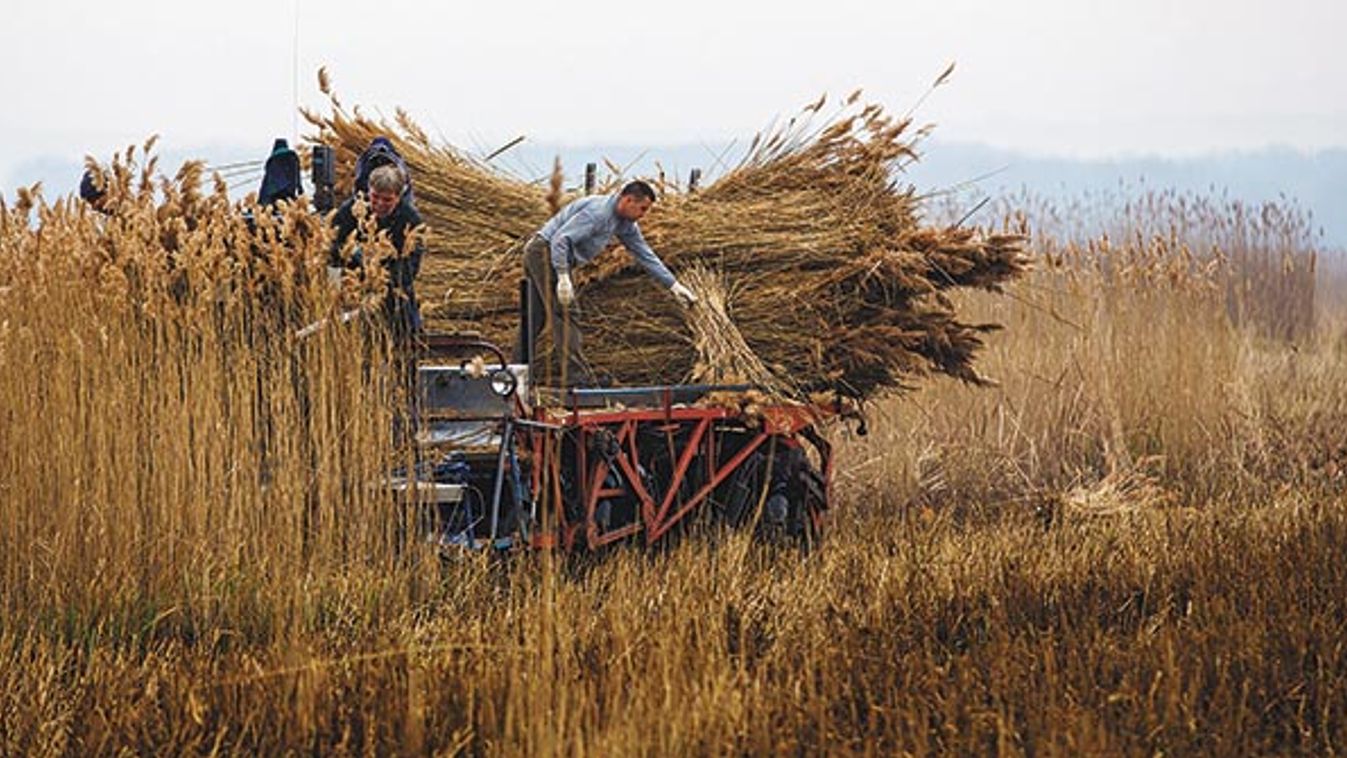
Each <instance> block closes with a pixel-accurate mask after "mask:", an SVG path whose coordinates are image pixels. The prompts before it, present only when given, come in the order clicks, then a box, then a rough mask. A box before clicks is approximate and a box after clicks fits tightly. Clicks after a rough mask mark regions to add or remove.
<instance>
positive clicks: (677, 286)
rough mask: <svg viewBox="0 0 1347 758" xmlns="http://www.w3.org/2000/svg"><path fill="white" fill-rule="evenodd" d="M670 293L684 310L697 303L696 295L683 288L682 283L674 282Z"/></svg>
mask: <svg viewBox="0 0 1347 758" xmlns="http://www.w3.org/2000/svg"><path fill="white" fill-rule="evenodd" d="M669 292H671V293H673V296H674V298H675V299H677V300H678V304H679V305H681V306H683V307H684V308H690V307H692V305H693V304H694V303H696V302H697V295H696V293H694V292H693V291H692V290H690V289H688V288H687V287H685V286H683V283H682V282H674V283H673V286H672V287H670V288H669Z"/></svg>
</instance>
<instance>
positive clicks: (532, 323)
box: [514, 234, 594, 387]
mask: <svg viewBox="0 0 1347 758" xmlns="http://www.w3.org/2000/svg"><path fill="white" fill-rule="evenodd" d="M515 249H516V250H517V251H518V252H519V253H520V254H522V255H523V258H524V276H525V278H527V279H528V282H529V286H528V307H527V309H526V310H525V314H524V319H525V323H524V324H523V329H522V334H525V335H527V339H528V341H529V343H530V344H531V345H532V347H533V350H532V353H533V364H532V366H530V367H529V375H530V379H531V381H532V382H534V383H535V384H555V385H556V386H560V387H574V386H577V385H582V384H593V383H594V372H593V370H591V369H590V367H589V363H588V362H587V361H586V360H585V356H584V353H583V352H582V351H581V343H580V329H579V327H578V325H577V324H576V323H575V317H576V315H578V313H579V311H578V310H577V305H576V304H574V303H572V304H571V306H570V307H569V308H564V307H563V308H557V307H555V306H556V292H557V274H556V271H555V270H554V269H553V268H552V259H551V246H550V245H548V244H547V240H545V239H543V238H542V237H539V236H538V235H536V234H535V235H532V236H531V237H529V238H528V239H527V240H524V241H523V242H521V243H520V244H519V245H517V246H516V248H515ZM549 323H550V324H551V325H552V346H553V349H552V353H551V355H549V356H543V355H541V354H540V353H539V352H538V337H539V336H540V335H541V334H542V333H543V330H544V329H546V328H547V324H549ZM557 351H561V354H562V356H563V359H562V360H560V361H558V360H557V358H556V353H557ZM527 357H528V356H527V353H526V352H525V343H524V341H523V340H522V339H521V340H520V342H519V344H516V345H515V350H514V361H515V362H516V363H523V362H524V361H525V360H526V359H527ZM558 364H560V365H558ZM558 372H559V373H558Z"/></svg>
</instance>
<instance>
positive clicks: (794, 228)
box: [309, 95, 1026, 396]
mask: <svg viewBox="0 0 1347 758" xmlns="http://www.w3.org/2000/svg"><path fill="white" fill-rule="evenodd" d="M855 101H856V96H855V95H853V96H852V97H851V98H850V99H849V100H848V101H847V103H846V104H845V106H844V108H843V109H842V111H841V112H840V113H839V114H837V115H835V116H833V117H831V118H819V115H818V114H819V113H820V112H821V109H822V107H823V101H822V100H820V101H819V102H818V103H815V104H813V105H811V106H809V107H808V108H806V109H805V111H804V112H803V113H802V114H801V117H798V118H796V119H792V120H791V122H790V123H789V124H787V125H786V126H785V127H784V128H782V129H779V130H777V131H776V132H774V133H773V134H771V135H769V136H768V137H767V138H765V139H759V140H755V142H754V144H753V146H752V147H751V148H750V150H749V152H748V155H747V156H746V157H745V158H744V159H743V160H742V161H741V162H740V163H739V165H738V166H736V167H735V168H733V169H732V170H730V171H729V172H727V173H726V174H725V175H724V176H723V177H721V178H720V179H719V180H718V181H716V182H715V183H714V184H712V185H711V186H709V187H707V188H706V189H705V190H703V191H701V192H697V193H679V192H666V193H665V197H663V198H662V199H661V201H660V202H659V203H657V204H656V206H655V208H654V210H652V211H651V212H650V214H649V215H648V216H647V217H646V219H645V220H643V221H642V223H641V226H642V229H643V231H644V233H645V236H646V237H647V239H649V241H650V242H651V244H652V246H653V247H654V248H655V250H656V251H657V252H658V253H659V254H660V256H661V257H662V258H663V259H664V261H665V262H666V263H667V264H668V265H669V267H670V268H671V269H672V270H673V271H674V272H675V274H678V273H679V272H681V271H684V270H687V269H688V268H689V267H691V266H694V265H699V264H700V265H705V266H707V267H709V268H712V269H713V270H715V271H718V272H720V275H721V276H723V277H725V278H726V279H727V280H728V281H730V282H731V283H732V288H733V289H732V292H731V295H730V298H731V300H730V303H729V306H730V309H731V310H732V311H733V313H734V315H735V320H736V323H737V324H738V327H739V329H740V331H741V332H742V334H743V337H744V340H745V341H746V344H747V345H748V347H749V348H751V349H752V351H753V352H755V353H756V354H757V355H758V356H759V357H760V358H761V360H762V362H763V363H764V364H765V365H767V366H769V367H771V368H772V370H773V371H774V372H776V373H777V374H778V375H779V376H782V377H789V378H790V380H791V381H792V383H794V384H796V385H798V386H799V388H800V389H802V390H805V391H820V390H836V391H840V392H842V393H845V394H848V395H854V396H867V395H870V394H872V393H874V392H876V391H880V390H883V389H885V388H894V387H903V386H907V385H908V384H909V383H910V381H911V379H913V378H914V377H917V376H920V375H922V374H926V373H929V372H932V371H935V372H940V373H945V374H949V375H951V376H955V377H958V378H960V379H963V380H965V381H969V382H974V383H981V382H983V381H984V380H983V379H982V377H980V376H979V375H978V374H977V372H976V371H975V370H974V368H973V358H974V355H975V353H976V352H977V350H978V349H979V348H980V347H981V346H982V344H983V343H982V337H983V334H984V333H985V332H987V331H989V330H991V329H994V328H996V327H995V326H993V325H987V324H969V323H965V322H963V321H961V320H960V319H959V318H958V314H957V312H956V308H955V306H954V303H953V302H952V301H951V300H950V299H949V297H947V295H946V293H947V292H948V291H950V290H954V289H959V288H980V289H988V290H996V289H998V288H999V287H1000V286H1001V285H1002V284H1004V283H1005V282H1006V281H1008V280H1010V279H1013V278H1015V277H1016V276H1018V275H1020V274H1021V273H1022V272H1023V271H1024V270H1025V266H1026V260H1025V257H1024V253H1023V245H1024V241H1025V240H1024V237H1023V236H1022V235H1020V234H988V233H984V232H982V231H978V230H972V229H965V228H958V227H951V228H933V227H926V226H923V225H922V223H921V217H920V203H919V200H918V198H916V197H915V196H914V194H913V190H912V189H911V188H909V187H903V186H900V185H899V184H898V183H897V181H896V180H895V174H896V172H897V170H898V169H899V167H900V166H901V163H902V162H903V161H907V160H912V159H914V157H915V154H914V152H913V145H914V142H915V139H916V138H915V137H912V138H909V137H908V136H907V132H908V129H909V127H910V125H911V122H910V121H909V120H908V119H898V120H895V119H893V118H891V117H889V116H888V115H886V114H885V113H884V111H883V110H882V109H881V108H880V107H879V106H875V105H870V106H865V107H858V106H856V105H855ZM309 119H310V121H311V122H312V123H314V124H315V125H317V126H319V127H320V134H319V136H318V139H320V140H322V141H324V142H326V143H328V144H332V145H334V146H336V147H337V148H338V150H339V153H340V156H341V158H343V159H344V160H345V161H347V162H349V163H352V164H353V162H354V156H355V155H356V154H357V153H358V152H359V151H360V150H361V149H363V148H364V147H365V146H366V145H368V143H369V141H370V139H372V138H373V137H374V136H376V135H379V134H386V135H388V136H390V137H391V138H392V139H393V141H394V143H395V144H396V145H397V147H398V149H399V150H400V151H402V153H403V155H404V157H405V158H406V159H407V162H408V164H409V166H410V167H411V169H412V171H413V172H414V178H413V181H414V182H415V186H416V193H417V203H418V206H419V207H420V209H421V211H422V214H423V216H424V217H425V218H426V220H427V223H428V224H430V225H431V227H432V235H431V237H430V245H431V249H432V255H431V256H430V257H429V258H428V260H427V262H426V263H425V267H424V269H423V272H424V273H423V278H422V291H423V292H424V293H426V295H427V297H426V299H427V300H428V301H430V307H428V309H427V315H428V316H429V318H428V322H429V325H430V326H431V327H432V328H447V329H471V330H477V331H481V332H483V333H484V334H485V335H486V336H488V337H489V338H492V339H495V340H497V341H500V342H502V343H505V344H509V343H511V342H512V341H513V340H514V336H515V332H516V329H517V316H516V313H515V308H516V302H517V287H518V281H519V278H520V276H521V266H520V261H518V260H513V259H511V257H510V256H509V255H507V254H506V253H507V252H508V249H509V247H510V245H511V244H512V243H513V242H514V241H516V240H518V239H519V238H521V237H523V236H525V235H527V234H529V233H531V232H533V231H535V230H537V228H538V227H540V226H541V225H542V223H543V222H544V221H546V218H547V214H548V210H547V201H546V191H545V190H544V188H542V187H535V186H533V185H529V184H527V183H524V182H520V181H517V180H513V179H510V178H507V177H505V176H502V175H500V174H498V173H496V172H494V171H493V170H491V169H490V168H489V167H487V166H484V165H483V164H481V163H479V162H476V161H474V160H472V159H470V158H468V157H467V156H465V155H464V154H462V153H461V152H459V151H456V150H454V149H453V148H450V147H446V146H439V145H434V144H432V142H431V141H430V140H429V139H428V138H427V137H426V135H425V133H424V132H423V131H422V130H421V129H419V128H418V127H417V126H416V125H415V124H414V123H412V122H411V120H410V119H409V118H407V116H406V115H405V114H403V113H399V114H398V117H397V119H396V123H392V124H390V123H386V122H376V121H372V120H370V119H367V118H364V117H362V116H360V115H359V113H358V112H357V113H356V114H354V115H349V114H347V113H346V112H345V111H344V110H343V109H342V108H341V107H340V105H339V104H337V103H336V101H335V99H334V100H333V113H332V115H330V116H317V115H314V114H309ZM818 121H823V124H822V126H819V125H818V123H817V122H818ZM577 284H578V285H579V299H580V302H581V303H582V309H583V311H582V313H583V315H582V319H581V320H582V327H583V330H584V333H585V344H586V353H587V355H588V357H589V359H590V362H591V363H592V364H594V366H595V367H596V368H597V369H598V370H599V371H600V372H601V373H606V374H608V375H610V376H611V378H612V379H614V380H615V381H618V382H621V383H655V382H677V381H681V380H684V379H686V378H688V377H689V376H690V375H691V373H692V370H693V368H694V366H695V365H696V364H697V359H698V356H697V351H696V349H695V344H694V338H693V337H692V336H691V335H690V334H689V332H688V329H687V327H686V325H685V323H684V321H683V314H682V313H681V312H680V309H679V307H678V306H677V305H676V304H675V303H674V301H673V299H672V298H670V297H667V296H666V295H664V294H662V293H660V292H658V291H657V290H656V289H655V285H654V284H653V283H652V282H651V281H650V280H649V279H648V277H646V275H645V273H644V272H643V271H642V270H641V269H640V268H639V266H637V265H636V264H635V263H634V261H633V260H632V259H631V258H630V257H629V256H627V255H625V254H622V253H609V254H607V255H605V256H603V257H601V258H600V259H599V262H598V263H597V265H594V266H591V267H588V268H586V269H583V270H581V272H580V276H579V277H578V281H577ZM442 294H447V296H446V297H444V298H443V300H442V301H441V300H440V297H441V295H442Z"/></svg>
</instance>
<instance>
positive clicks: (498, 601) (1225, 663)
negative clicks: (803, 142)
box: [0, 177, 1347, 755]
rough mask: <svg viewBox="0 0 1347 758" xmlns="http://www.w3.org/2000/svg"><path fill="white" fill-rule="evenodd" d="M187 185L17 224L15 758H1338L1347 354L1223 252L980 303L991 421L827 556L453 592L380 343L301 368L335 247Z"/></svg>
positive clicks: (4, 625) (333, 332)
mask: <svg viewBox="0 0 1347 758" xmlns="http://www.w3.org/2000/svg"><path fill="white" fill-rule="evenodd" d="M185 180H186V181H189V182H190V181H193V180H192V179H191V177H186V178H185ZM193 186H195V185H193ZM161 189H167V190H169V192H168V194H169V200H167V201H164V200H162V199H156V198H152V197H151V196H149V195H147V194H139V193H138V190H137V189H136V187H135V185H134V183H132V184H131V185H130V186H129V187H128V188H127V189H126V191H125V193H124V196H123V197H122V198H121V200H122V204H121V206H120V211H119V213H121V214H122V215H120V216H118V217H115V218H110V219H101V218H97V217H95V216H93V215H91V214H90V212H89V211H87V210H85V209H82V208H79V207H76V206H72V205H69V204H67V203H65V202H61V203H57V204H56V205H54V206H46V205H43V204H42V203H41V202H40V200H38V199H34V198H30V200H31V205H32V207H30V208H26V209H25V208H14V207H10V208H6V209H5V210H4V211H3V217H2V220H0V287H3V288H4V289H3V290H0V291H3V294H2V295H0V365H3V366H4V371H3V372H0V409H3V413H4V415H5V419H4V423H3V424H0V487H2V488H3V489H2V490H0V753H4V754H24V755H58V754H101V753H112V752H118V751H126V750H129V751H135V752H166V753H187V752H190V753H210V752H240V753H241V752H247V753H266V754H271V753H281V752H309V753H322V754H345V753H388V752H395V753H458V752H466V753H474V754H475V753H488V752H505V753H547V754H556V753H568V754H569V753H594V754H671V753H672V754H683V753H762V752H769V751H770V752H776V751H790V752H809V753H814V752H825V751H826V752H841V753H862V754H864V753H871V754H874V753H884V754H893V753H899V752H907V753H912V754H930V753H951V752H958V753H979V754H985V753H1004V754H1022V753H1034V754H1070V755H1079V754H1104V753H1121V754H1136V753H1143V752H1144V753H1152V754H1153V753H1157V752H1164V753H1171V754H1172V753H1194V752H1205V753H1216V754H1251V753H1274V754H1287V753H1316V754H1325V753H1331V752H1333V751H1340V750H1341V745H1343V744H1344V740H1345V739H1347V654H1345V653H1344V650H1343V648H1342V646H1341V644H1340V640H1341V639H1343V637H1344V633H1345V632H1347V629H1344V626H1345V625H1347V621H1345V619H1347V607H1345V606H1347V601H1344V598H1347V569H1344V567H1343V563H1342V561H1341V560H1340V556H1341V554H1342V552H1343V548H1344V546H1345V545H1347V517H1345V515H1347V514H1345V512H1344V509H1343V506H1344V497H1343V488H1344V464H1347V451H1344V450H1343V448H1342V447H1341V444H1342V443H1341V439H1342V437H1341V435H1340V434H1338V432H1337V430H1340V429H1342V428H1344V427H1343V421H1345V420H1347V390H1345V389H1344V387H1347V383H1345V382H1344V378H1347V365H1344V360H1347V352H1345V351H1344V350H1343V347H1342V339H1341V338H1342V327H1341V321H1337V322H1334V321H1332V320H1331V319H1329V318H1325V319H1321V320H1320V321H1319V323H1318V325H1317V326H1316V332H1315V335H1314V336H1313V338H1306V339H1301V340H1299V341H1297V342H1295V343H1288V342H1285V341H1281V340H1270V339H1267V338H1266V337H1265V336H1262V335H1260V334H1259V333H1258V332H1257V330H1251V329H1249V328H1247V325H1240V324H1234V323H1232V321H1231V319H1230V317H1229V314H1228V311H1227V309H1226V298H1225V294H1224V293H1223V291H1222V281H1223V276H1224V272H1223V271H1222V270H1221V269H1220V268H1218V267H1219V266H1221V265H1226V264H1225V263H1222V262H1220V260H1221V259H1207V258H1205V257H1203V256H1199V255H1195V254H1194V253H1193V252H1192V248H1191V246H1185V245H1182V244H1172V243H1171V242H1170V241H1167V240H1164V239H1159V240H1154V239H1151V240H1149V241H1147V242H1145V243H1144V244H1143V243H1136V242H1132V241H1128V239H1129V238H1128V237H1125V236H1124V237H1118V236H1114V237H1111V240H1113V241H1111V242H1108V243H1104V242H1095V243H1082V244H1076V245H1069V244H1067V243H1065V242H1064V243H1062V244H1061V245H1058V246H1054V247H1048V246H1046V245H1041V246H1040V250H1043V251H1047V252H1050V253H1051V257H1047V256H1046V255H1045V256H1043V257H1041V258H1040V260H1039V263H1038V267H1037V269H1036V271H1035V273H1034V274H1032V276H1031V277H1030V278H1029V279H1027V280H1026V281H1025V282H1023V283H1022V284H1020V285H1018V286H1016V287H1014V288H1012V289H1011V291H1010V292H1009V294H1008V295H1007V296H1005V297H996V296H991V295H977V296H973V297H971V298H970V300H969V301H968V302H966V303H964V304H963V305H966V306H967V307H969V308H972V309H974V311H975V312H977V313H981V314H984V315H986V316H987V317H989V318H994V319H995V320H997V321H999V322H1001V323H1003V324H1005V325H1006V330H1005V331H1004V332H1003V333H1001V334H998V335H993V337H992V339H991V340H990V348H989V350H988V353H987V355H986V361H985V362H984V364H983V366H982V368H983V370H984V371H985V372H986V373H988V374H990V375H992V376H994V377H995V378H997V379H999V380H1000V386H999V387H998V388H994V389H981V390H973V389H969V388H965V387H961V386H957V385H954V384H953V383H946V384H933V385H931V387H930V388H929V389H926V390H923V391H921V392H919V393H913V394H911V395H908V396H905V397H903V398H898V399H889V400H885V401H882V402H881V403H878V404H876V405H875V407H872V408H871V414H872V425H871V426H872V429H873V431H872V434H871V435H870V436H869V437H867V438H863V439H862V438H855V437H851V436H848V435H847V434H846V433H843V432H842V431H840V430H838V431H836V432H834V434H835V436H836V438H837V441H838V442H839V444H840V445H841V455H842V460H841V462H840V463H841V470H842V472H843V473H842V474H841V479H840V481H839V482H838V492H837V495H838V498H839V502H838V504H837V507H836V510H835V513H836V516H835V520H834V522H833V524H832V525H831V529H830V531H829V533H828V536H827V539H826V541H825V543H824V545H823V546H822V548H821V549H820V550H818V551H816V552H815V553H813V554H811V555H809V556H807V557H801V556H800V555H798V554H796V553H794V552H783V551H774V550H770V549H766V548H763V547H761V546H758V545H754V544H752V543H751V542H750V541H749V540H747V539H746V538H745V537H744V536H743V535H732V534H719V535H715V534H712V535H692V536H690V537H689V538H687V539H685V540H683V541H682V542H681V543H679V544H677V545H675V546H674V547H672V548H670V549H668V550H665V551H661V552H659V553H655V554H647V553H644V552H642V551H640V550H639V549H624V550H618V551H614V552H612V553H609V554H606V555H605V556H601V557H599V558H591V559H588V560H583V561H564V560H561V559H560V558H559V557H556V556H550V555H531V556H516V557H513V558H511V559H506V560H490V559H488V558H486V557H484V556H469V557H465V558H464V559H463V560H461V561H457V562H454V563H451V564H449V565H445V566H440V565H438V564H436V563H434V562H433V561H419V560H418V559H417V556H418V555H419V554H417V553H410V554H408V553H398V552H397V551H395V550H394V545H395V543H396V541H397V540H396V538H397V529H398V526H399V521H398V518H397V517H396V515H395V513H394V509H393V508H391V507H389V506H390V504H389V503H386V502H384V501H383V498H381V497H380V496H379V495H378V493H377V490H376V489H375V488H373V487H371V486H370V484H371V483H372V482H375V481H377V480H378V478H379V477H380V476H381V475H382V474H383V473H384V471H386V467H387V466H388V465H390V464H391V463H392V462H393V461H392V460H391V459H392V458H393V457H394V451H393V450H392V448H391V443H390V435H389V434H388V429H389V426H390V424H391V422H392V415H393V413H394V409H395V407H396V396H395V393H394V392H393V388H391V387H390V386H389V383H388V381H387V375H388V372H387V371H386V370H384V369H385V364H386V362H387V360H388V348H387V345H386V344H384V343H382V342H381V340H380V339H379V338H378V336H377V332H376V333H375V334H374V336H367V334H368V333H367V332H365V331H363V330H360V329H336V328H332V329H327V330H323V331H322V332H321V333H320V335H319V337H318V338H317V339H316V340H314V341H312V342H301V343H296V342H295V341H294V340H293V339H291V338H290V335H291V329H290V327H291V326H292V325H294V324H296V323H302V322H305V321H307V320H309V319H312V318H316V317H318V316H321V315H324V314H328V313H331V312H332V310H333V309H334V308H336V307H339V303H338V302H337V298H336V296H335V295H333V294H332V293H330V292H328V291H327V290H326V289H325V287H323V286H322V285H321V283H320V282H319V280H320V279H321V275H320V274H321V270H320V268H318V267H320V266H321V262H322V250H323V242H322V236H323V234H324V233H323V232H322V230H321V229H316V230H310V231H312V232H313V234H312V235H310V234H309V232H305V231H302V229H304V228H306V227H304V224H305V222H304V221H303V220H302V219H301V218H298V217H291V216H287V217H286V220H285V221H284V222H283V224H284V225H288V226H286V229H287V232H286V233H285V234H284V239H285V240H286V243H285V244H280V243H279V242H275V241H274V240H272V241H271V242H268V241H267V237H266V233H264V234H263V241H262V243H261V244H260V246H259V249H260V252H261V254H260V255H253V254H252V251H249V255H247V256H241V255H240V248H239V246H238V245H237V240H238V239H242V238H243V237H242V236H241V235H243V234H244V233H245V232H246V228H245V227H244V226H242V225H241V224H240V222H238V221H237V219H236V218H235V216H234V215H233V214H232V213H231V212H230V211H229V210H228V208H227V204H226V203H224V201H223V199H222V197H221V196H219V195H213V194H208V195H206V196H204V197H197V198H186V199H184V195H186V194H188V193H187V192H186V191H185V189H183V188H181V187H176V188H175V187H174V186H169V187H167V188H161ZM22 204H23V205H28V204H29V203H28V202H24V203H22ZM165 208H168V210H165ZM34 222H35V224H36V225H34ZM269 223H270V222H269V221H265V220H264V223H263V226H264V227H266V226H267V224H269ZM1226 259H1228V256H1226ZM1211 260H1217V261H1218V262H1217V263H1216V264H1212V263H1211ZM169 261H172V264H171V265H170V264H169ZM259 262H260V263H259ZM258 265H263V266H264V267H270V270H273V271H274V272H284V273H282V274H278V275H274V276H273V275H270V274H268V275H260V274H258V273H257V266H258ZM244 272H251V273H248V274H246V275H245V273H244ZM250 282H251V283H252V284H251V285H250V284H249V283H250ZM281 283H288V284H287V285H285V286H282V284H281ZM262 285H265V286H262ZM250 286H253V289H249V287H250ZM287 286H289V287H291V288H290V289H287V288H286V287H287ZM277 288H279V290H278V289H277ZM350 294H351V295H352V296H354V295H355V293H350ZM278 304H280V305H284V306H285V307H283V308H278V307H276V306H277V305H278Z"/></svg>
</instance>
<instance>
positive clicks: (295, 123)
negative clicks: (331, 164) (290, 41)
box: [290, 0, 299, 149]
mask: <svg viewBox="0 0 1347 758" xmlns="http://www.w3.org/2000/svg"><path fill="white" fill-rule="evenodd" d="M290 95H291V100H292V102H291V103H290V106H291V107H290V118H291V119H292V121H291V125H290V130H291V140H290V144H292V145H294V146H295V147H296V149H298V147H299V0H295V40H294V45H293V46H292V48H291V59H290Z"/></svg>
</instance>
